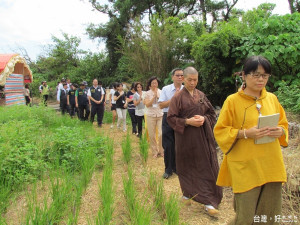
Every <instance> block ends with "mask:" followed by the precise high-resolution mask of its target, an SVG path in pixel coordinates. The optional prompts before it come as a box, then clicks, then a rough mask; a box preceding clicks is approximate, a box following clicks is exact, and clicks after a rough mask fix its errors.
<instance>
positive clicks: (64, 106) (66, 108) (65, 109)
mask: <svg viewBox="0 0 300 225" xmlns="http://www.w3.org/2000/svg"><path fill="white" fill-rule="evenodd" d="M60 110H61V113H62V114H63V115H64V114H65V113H66V112H69V106H68V105H67V103H66V102H60Z"/></svg>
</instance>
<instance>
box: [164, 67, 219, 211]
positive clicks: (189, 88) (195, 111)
mask: <svg viewBox="0 0 300 225" xmlns="http://www.w3.org/2000/svg"><path fill="white" fill-rule="evenodd" d="M183 75H184V84H185V85H184V88H183V89H182V90H181V91H180V92H179V93H177V94H175V95H174V97H173V98H172V100H171V102H170V107H169V112H168V117H167V121H168V123H169V125H170V126H171V127H172V128H173V129H174V131H175V152H176V168H177V174H178V177H179V182H180V187H181V190H182V193H183V200H184V199H185V200H186V201H189V199H192V200H194V201H196V202H199V203H202V204H204V205H205V210H206V212H208V214H209V215H211V216H215V215H217V214H218V213H219V211H218V210H217V209H216V208H217V207H218V205H219V203H220V202H221V200H222V197H223V194H222V189H221V187H218V186H217V185H216V180H217V176H218V172H219V165H218V160H217V152H216V144H215V140H214V135H213V128H214V125H215V123H216V113H215V111H214V108H213V106H212V105H211V103H210V102H209V100H208V99H207V98H206V96H205V94H204V93H203V92H201V91H199V90H197V89H196V86H197V83H198V71H197V70H196V69H195V68H193V67H187V68H186V69H185V70H184V73H183Z"/></svg>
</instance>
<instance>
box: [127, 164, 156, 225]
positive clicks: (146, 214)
mask: <svg viewBox="0 0 300 225" xmlns="http://www.w3.org/2000/svg"><path fill="white" fill-rule="evenodd" d="M123 186H124V195H125V199H126V203H127V206H128V207H127V209H128V212H129V216H130V221H131V223H130V224H136V225H144V224H146V225H147V224H150V223H151V221H152V214H151V208H147V207H146V206H145V205H144V204H142V203H141V201H139V200H138V199H137V195H136V190H135V187H134V180H133V174H132V168H131V167H129V169H128V179H126V178H125V177H123Z"/></svg>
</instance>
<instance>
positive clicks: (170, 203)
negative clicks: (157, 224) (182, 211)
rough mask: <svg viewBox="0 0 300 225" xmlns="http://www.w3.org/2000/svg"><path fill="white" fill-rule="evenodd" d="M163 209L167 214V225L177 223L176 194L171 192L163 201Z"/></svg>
mask: <svg viewBox="0 0 300 225" xmlns="http://www.w3.org/2000/svg"><path fill="white" fill-rule="evenodd" d="M165 211H166V216H167V225H177V224H179V203H178V196H177V195H175V194H171V195H170V197H169V199H168V200H167V201H166V203H165Z"/></svg>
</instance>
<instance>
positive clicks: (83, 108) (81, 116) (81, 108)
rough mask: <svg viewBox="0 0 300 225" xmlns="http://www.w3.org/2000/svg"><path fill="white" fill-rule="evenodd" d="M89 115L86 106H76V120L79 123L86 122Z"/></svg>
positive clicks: (87, 106)
mask: <svg viewBox="0 0 300 225" xmlns="http://www.w3.org/2000/svg"><path fill="white" fill-rule="evenodd" d="M84 111H85V112H84ZM89 115H90V107H89V105H88V104H84V105H78V118H79V119H80V120H81V121H85V120H88V118H89Z"/></svg>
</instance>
